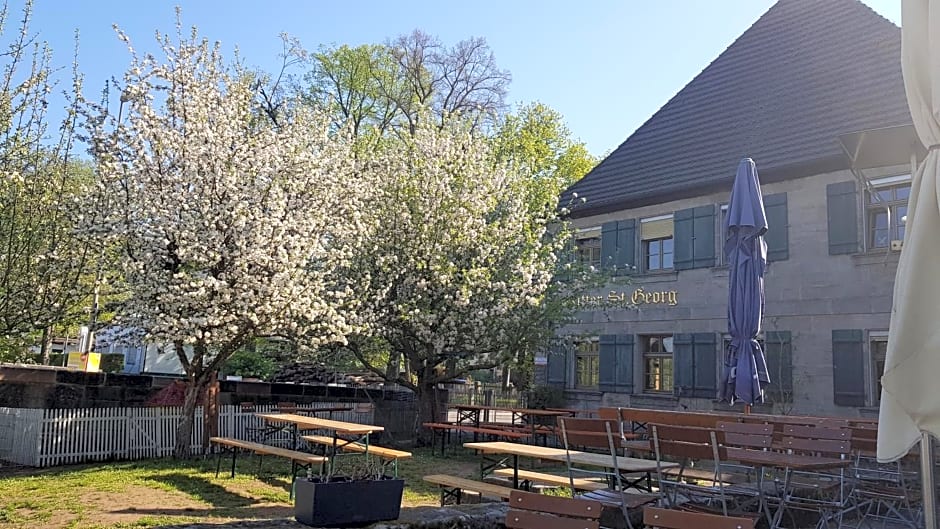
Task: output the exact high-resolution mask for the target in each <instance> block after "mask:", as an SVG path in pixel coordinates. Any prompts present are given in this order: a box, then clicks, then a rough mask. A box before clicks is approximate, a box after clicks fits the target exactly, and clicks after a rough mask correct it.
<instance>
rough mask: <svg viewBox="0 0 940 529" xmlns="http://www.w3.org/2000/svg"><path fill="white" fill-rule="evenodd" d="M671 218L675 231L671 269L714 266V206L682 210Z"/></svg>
mask: <svg viewBox="0 0 940 529" xmlns="http://www.w3.org/2000/svg"><path fill="white" fill-rule="evenodd" d="M672 218H673V226H674V229H675V235H674V236H673V237H674V239H675V243H674V245H673V248H674V251H675V254H674V257H673V267H674V268H675V269H676V270H688V269H690V268H702V267H707V266H715V206H714V205H713V204H709V205H707V206H700V207H697V208H689V209H682V210H679V211H676V212H675V213H674V214H673V216H672Z"/></svg>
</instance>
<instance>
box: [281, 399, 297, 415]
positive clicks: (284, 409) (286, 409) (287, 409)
mask: <svg viewBox="0 0 940 529" xmlns="http://www.w3.org/2000/svg"><path fill="white" fill-rule="evenodd" d="M277 411H278V412H280V413H295V412H296V411H297V403H296V402H278V403H277Z"/></svg>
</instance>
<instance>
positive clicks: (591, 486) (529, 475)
mask: <svg viewBox="0 0 940 529" xmlns="http://www.w3.org/2000/svg"><path fill="white" fill-rule="evenodd" d="M493 474H494V475H496V476H501V477H509V478H511V477H512V476H513V470H512V469H511V468H499V469H496V470H494V471H493ZM519 479H520V480H523V479H524V480H527V481H531V482H533V483H542V484H545V485H558V486H561V487H569V486H571V481H570V480H569V479H568V477H567V476H559V475H556V474H546V473H544V472H535V471H532V470H523V469H520V470H519ZM574 488H575V489H577V490H601V489H606V488H607V485H605V484H604V483H599V482H597V481H590V480H587V479H584V478H575V479H574Z"/></svg>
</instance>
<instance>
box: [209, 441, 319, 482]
mask: <svg viewBox="0 0 940 529" xmlns="http://www.w3.org/2000/svg"><path fill="white" fill-rule="evenodd" d="M209 443H211V444H214V445H217V446H218V447H219V448H221V449H223V450H225V451H228V452H231V453H232V475H231V477H233V478H234V477H235V458H236V457H237V456H238V451H239V450H248V451H251V452H254V453H255V454H257V455H258V456H259V459H258V470H259V472H260V470H261V459H260V456H265V455H272V456H277V457H283V458H285V459H289V460H290V463H291V467H290V478H291V482H292V483H293V481H294V478H295V477H297V469H298V468H302V469H306V470H310V469H311V468H313V465H315V464H319V465H320V472H321V473H322V472H323V464H324V463H326V461H327V458H325V457H323V456H318V455H314V454H308V453H306V452H298V451H296V450H288V449H286V448H280V447H277V446H270V445H266V444H261V443H255V442H252V441H243V440H241V439H233V438H231V437H210V438H209ZM221 467H222V451H219V457H218V461H217V462H216V465H215V477H219V470H220V468H221ZM293 494H294V491H293V487H291V497H293Z"/></svg>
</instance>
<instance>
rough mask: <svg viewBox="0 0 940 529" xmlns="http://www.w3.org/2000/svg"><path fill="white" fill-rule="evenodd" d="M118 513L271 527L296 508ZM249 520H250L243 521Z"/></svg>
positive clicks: (123, 511) (289, 516)
mask: <svg viewBox="0 0 940 529" xmlns="http://www.w3.org/2000/svg"><path fill="white" fill-rule="evenodd" d="M111 513H117V514H137V515H141V516H189V517H200V518H208V517H211V518H219V517H224V518H239V519H240V521H238V522H232V523H231V524H212V525H211V527H254V526H259V527H261V526H263V527H271V523H270V520H274V519H277V520H283V519H292V518H293V515H294V508H293V507H291V506H287V505H283V506H280V505H266V506H263V507H252V506H242V507H238V508H212V507H206V508H204V509H160V508H153V509H121V510H116V511H111ZM241 520H249V522H245V521H241ZM259 520H260V521H262V522H265V521H266V522H267V525H264V523H262V524H261V525H253V522H255V521H259ZM192 525H193V524H191V523H190V524H185V523H182V524H174V525H170V526H160V527H192Z"/></svg>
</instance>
